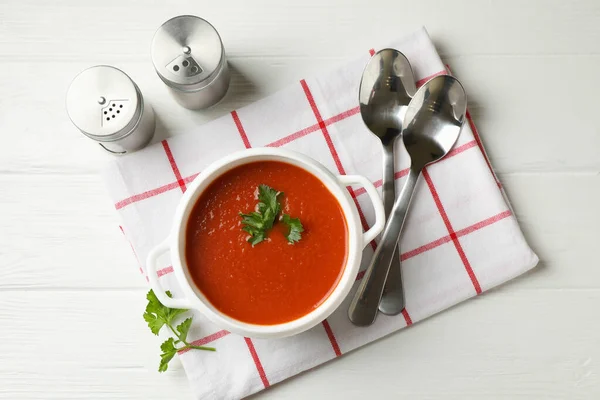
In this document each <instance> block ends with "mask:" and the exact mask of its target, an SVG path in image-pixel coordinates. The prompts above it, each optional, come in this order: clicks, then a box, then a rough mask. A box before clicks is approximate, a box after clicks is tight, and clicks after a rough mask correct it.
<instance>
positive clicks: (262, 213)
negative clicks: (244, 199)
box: [240, 185, 283, 247]
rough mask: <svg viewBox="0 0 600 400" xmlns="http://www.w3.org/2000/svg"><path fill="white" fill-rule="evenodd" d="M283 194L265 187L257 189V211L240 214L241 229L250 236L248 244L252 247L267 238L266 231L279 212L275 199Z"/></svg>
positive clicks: (278, 205)
mask: <svg viewBox="0 0 600 400" xmlns="http://www.w3.org/2000/svg"><path fill="white" fill-rule="evenodd" d="M282 194H283V193H281V192H278V191H277V190H275V189H273V188H271V187H269V186H267V185H260V186H259V187H258V206H257V210H258V211H253V212H251V213H250V214H240V216H241V217H242V224H243V225H244V227H243V228H242V229H243V230H245V231H246V232H248V233H249V234H250V238H248V242H250V244H252V246H253V247H254V246H255V245H257V244H258V243H260V242H262V241H263V240H265V239H266V238H267V231H268V230H269V229H271V228H272V227H273V224H274V223H275V219H276V218H277V214H279V211H281V204H280V203H279V201H277V197H278V196H280V195H282Z"/></svg>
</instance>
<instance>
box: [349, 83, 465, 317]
mask: <svg viewBox="0 0 600 400" xmlns="http://www.w3.org/2000/svg"><path fill="white" fill-rule="evenodd" d="M466 110H467V95H466V94H465V90H464V88H463V87H462V85H461V84H460V82H459V81H458V80H456V79H455V78H453V77H451V76H447V75H441V76H437V77H435V78H433V79H431V80H430V81H429V82H427V83H426V84H425V85H423V86H422V87H421V88H420V89H419V90H418V91H417V93H416V94H415V96H414V97H413V99H412V101H411V102H410V104H409V107H408V110H407V112H406V119H405V120H406V128H405V129H404V131H403V134H402V136H403V139H404V145H405V146H406V150H407V151H408V154H409V155H410V159H411V163H412V165H411V167H410V172H409V174H408V177H407V180H406V183H405V185H404V188H403V189H402V191H401V192H400V195H399V196H398V198H397V199H396V202H395V203H394V208H393V209H392V216H391V218H390V219H389V220H388V222H387V224H386V227H385V230H384V231H383V236H382V238H381V241H380V243H379V246H378V247H377V250H376V251H375V255H374V256H373V259H372V260H371V264H370V265H369V267H368V268H367V271H366V273H365V275H364V277H363V279H362V281H361V283H360V285H359V287H358V291H357V292H356V294H355V295H354V298H353V299H352V302H351V303H350V308H349V309H348V317H349V318H350V320H351V321H352V323H354V324H355V325H361V326H367V325H371V324H372V323H373V322H374V321H375V317H376V316H377V307H378V305H379V301H380V299H381V294H382V292H383V286H384V284H385V280H386V278H387V275H388V271H389V269H390V265H391V263H392V256H393V254H394V249H395V248H396V245H397V244H398V240H399V239H400V233H401V232H402V226H403V224H404V219H405V217H406V212H407V210H408V207H409V205H410V200H411V198H412V195H413V192H414V189H415V185H416V183H417V179H418V177H419V175H420V173H421V171H422V170H423V168H424V167H425V166H426V165H427V164H430V163H432V162H434V161H437V160H439V159H441V158H442V157H444V156H445V155H446V154H448V152H449V151H450V149H452V146H454V143H456V140H457V139H458V135H459V133H460V129H461V127H462V125H463V123H464V120H465V113H466Z"/></svg>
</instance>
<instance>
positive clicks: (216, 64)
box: [151, 15, 225, 91]
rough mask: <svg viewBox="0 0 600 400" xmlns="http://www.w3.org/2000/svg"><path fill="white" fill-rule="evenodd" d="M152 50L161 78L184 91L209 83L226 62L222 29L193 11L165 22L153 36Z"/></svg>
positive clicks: (196, 88)
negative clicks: (195, 14) (193, 13)
mask: <svg viewBox="0 0 600 400" xmlns="http://www.w3.org/2000/svg"><path fill="white" fill-rule="evenodd" d="M151 52H152V62H153V63H154V68H155V69H156V72H157V73H158V76H159V77H160V79H162V81H163V82H164V83H165V84H166V85H167V86H170V87H172V88H175V89H178V90H182V91H196V90H199V89H202V88H203V87H205V86H207V85H209V84H210V83H211V82H212V81H213V80H214V78H215V77H216V76H217V75H218V74H219V72H220V71H221V69H222V68H223V64H224V62H225V54H224V53H225V51H224V49H223V43H222V42H221V37H220V36H219V33H218V32H217V31H216V29H215V28H214V27H213V26H212V25H211V24H210V23H209V22H208V21H206V20H204V19H202V18H199V17H196V16H193V15H181V16H178V17H175V18H171V19H170V20H168V21H167V22H165V23H164V24H162V25H161V26H160V28H158V30H157V31H156V33H155V34H154V38H153V39H152V50H151Z"/></svg>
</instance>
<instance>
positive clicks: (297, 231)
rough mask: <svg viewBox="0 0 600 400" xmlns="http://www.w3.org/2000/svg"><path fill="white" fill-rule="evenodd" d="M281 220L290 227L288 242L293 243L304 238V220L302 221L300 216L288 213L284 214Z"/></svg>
mask: <svg viewBox="0 0 600 400" xmlns="http://www.w3.org/2000/svg"><path fill="white" fill-rule="evenodd" d="M281 220H282V221H283V223H284V224H286V225H287V226H288V227H289V228H290V231H289V232H288V234H287V236H286V239H287V240H288V242H290V243H292V244H293V243H295V242H298V241H300V239H302V232H304V227H303V226H302V222H300V218H292V217H290V216H289V215H287V214H283V218H282V219H281Z"/></svg>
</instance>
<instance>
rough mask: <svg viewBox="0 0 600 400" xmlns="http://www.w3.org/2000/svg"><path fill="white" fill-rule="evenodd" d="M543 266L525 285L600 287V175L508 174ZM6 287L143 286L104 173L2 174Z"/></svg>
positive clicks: (0, 236) (0, 261)
mask: <svg viewBox="0 0 600 400" xmlns="http://www.w3.org/2000/svg"><path fill="white" fill-rule="evenodd" d="M500 179H501V180H502V181H503V183H504V185H505V187H506V189H507V191H508V194H509V195H510V198H511V200H512V202H513V205H514V208H515V212H516V215H517V217H518V219H519V221H520V223H521V226H522V228H523V229H524V231H525V234H526V237H527V239H528V240H529V241H530V242H531V244H532V246H533V248H534V250H536V251H537V252H538V253H539V256H540V258H541V260H542V267H541V268H537V269H536V270H535V271H534V272H532V273H531V276H529V277H528V278H527V279H523V280H522V282H519V284H518V287H523V288H527V289H532V288H535V289H542V288H543V289H547V288H555V289H558V288H600V285H599V284H598V282H600V269H599V268H598V267H597V263H594V262H590V260H594V259H595V256H596V253H595V250H596V244H595V241H596V240H597V239H598V237H600V208H598V204H600V175H596V174H583V175H569V174H508V175H501V176H500ZM0 187H4V188H9V190H3V191H1V192H0V204H3V205H4V206H3V207H1V208H0V220H1V221H3V226H4V229H3V230H2V231H1V232H0V242H2V246H3V249H4V251H3V252H2V253H0V266H2V268H0V289H2V288H13V289H18V288H21V289H24V288H94V287H100V288H120V289H126V288H132V287H133V288H144V287H146V286H145V285H146V283H145V281H144V280H143V279H142V278H141V276H140V274H139V272H138V266H137V262H136V260H135V258H134V257H133V256H132V253H131V250H130V248H129V246H128V244H127V242H126V241H125V240H124V238H123V235H122V234H121V232H120V231H119V229H118V227H117V226H118V220H117V218H116V213H115V212H114V210H113V208H112V204H111V203H110V202H109V201H108V198H107V195H106V193H105V192H104V189H103V185H102V183H101V182H100V181H99V178H98V177H97V176H94V175H92V176H85V175H81V176H80V175H76V176H60V175H56V176H50V177H48V176H46V175H23V176H20V175H17V176H13V175H4V176H2V175H0Z"/></svg>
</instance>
